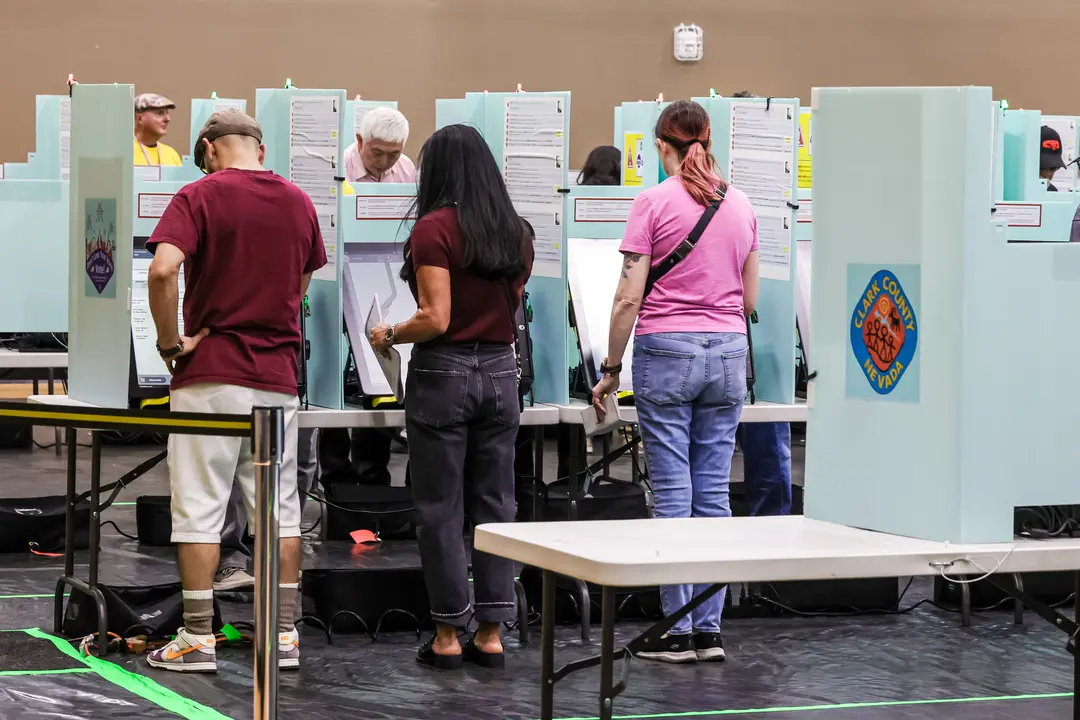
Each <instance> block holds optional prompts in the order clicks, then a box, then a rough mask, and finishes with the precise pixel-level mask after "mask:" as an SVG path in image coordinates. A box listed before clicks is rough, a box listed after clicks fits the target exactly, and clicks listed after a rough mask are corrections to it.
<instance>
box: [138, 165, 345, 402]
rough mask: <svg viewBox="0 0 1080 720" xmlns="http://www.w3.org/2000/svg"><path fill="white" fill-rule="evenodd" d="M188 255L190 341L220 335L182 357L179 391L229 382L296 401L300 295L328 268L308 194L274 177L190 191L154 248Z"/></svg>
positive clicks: (153, 240) (249, 176)
mask: <svg viewBox="0 0 1080 720" xmlns="http://www.w3.org/2000/svg"><path fill="white" fill-rule="evenodd" d="M158 243H168V244H170V245H175V246H176V247H178V248H180V250H181V251H183V253H184V327H183V328H182V329H181V332H183V334H184V335H187V336H191V335H194V334H195V333H197V332H199V331H200V330H202V329H203V328H209V329H210V335H209V336H207V337H206V338H204V339H203V341H202V342H201V343H200V344H199V347H198V348H197V349H196V350H195V352H193V353H192V354H191V355H187V356H185V357H182V358H180V359H179V360H178V361H177V363H176V372H174V373H173V379H172V388H173V389H174V390H175V389H177V388H182V387H184V386H185V385H194V384H196V383H224V384H226V385H240V386H243V387H250V388H255V389H257V390H269V391H271V392H279V393H287V394H294V395H295V394H296V391H297V370H298V368H297V358H298V356H299V352H300V301H301V299H302V298H301V297H300V287H301V279H302V277H303V275H304V274H305V273H310V272H314V271H315V270H317V269H319V268H320V267H322V266H323V265H325V264H326V250H325V249H324V248H323V241H322V235H321V233H320V232H319V219H318V216H317V215H316V214H315V207H314V206H313V205H312V203H311V199H310V198H309V197H308V196H307V194H306V193H305V192H304V191H303V190H301V189H300V188H298V187H296V186H295V185H293V184H292V183H291V182H289V181H287V180H285V179H283V178H281V177H279V176H277V175H274V174H273V173H271V172H266V171H257V170H236V169H228V170H221V171H218V172H215V173H213V174H212V175H208V176H207V177H205V178H202V179H200V180H197V181H196V182H193V183H191V184H189V185H185V186H184V187H183V188H181V189H180V191H179V192H178V193H176V196H175V197H174V198H173V199H172V202H170V203H169V207H168V208H167V209H166V210H165V213H164V215H162V217H161V220H160V222H158V226H157V228H156V229H155V230H154V234H153V235H152V236H151V237H150V240H148V241H147V248H148V249H149V250H150V251H151V252H153V250H154V249H155V248H156V247H157V244H158Z"/></svg>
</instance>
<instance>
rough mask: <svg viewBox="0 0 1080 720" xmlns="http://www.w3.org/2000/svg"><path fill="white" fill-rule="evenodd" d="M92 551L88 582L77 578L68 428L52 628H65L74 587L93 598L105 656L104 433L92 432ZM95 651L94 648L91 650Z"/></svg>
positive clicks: (72, 443)
mask: <svg viewBox="0 0 1080 720" xmlns="http://www.w3.org/2000/svg"><path fill="white" fill-rule="evenodd" d="M90 438H91V440H90V458H91V460H90V462H91V465H90V533H89V534H90V552H89V558H88V562H89V565H90V567H89V572H88V578H87V582H83V581H82V580H79V579H78V578H76V577H75V505H76V503H77V502H78V494H77V493H76V485H75V479H76V463H75V461H76V456H75V453H76V449H77V447H78V445H77V442H76V440H77V437H76V430H75V428H68V429H67V440H66V444H67V449H68V458H67V491H66V507H65V509H64V575H63V577H61V578H60V580H58V581H57V583H56V596H55V597H54V598H53V630H54V631H55V632H56V633H58V634H59V633H62V632H63V631H64V591H65V590H66V589H68V588H69V587H70V588H71V589H73V590H78V591H79V592H81V593H83V594H85V595H89V596H90V597H92V598H94V606H95V608H96V609H97V621H98V623H97V624H98V647H99V648H100V653H101V654H102V655H105V654H108V652H109V643H108V637H109V633H108V618H107V615H106V607H105V596H104V595H103V594H102V593H101V590H99V589H98V586H97V584H98V563H99V558H100V555H101V510H100V507H101V434H100V433H98V432H96V431H95V432H92V433H91V434H90ZM91 652H92V649H91Z"/></svg>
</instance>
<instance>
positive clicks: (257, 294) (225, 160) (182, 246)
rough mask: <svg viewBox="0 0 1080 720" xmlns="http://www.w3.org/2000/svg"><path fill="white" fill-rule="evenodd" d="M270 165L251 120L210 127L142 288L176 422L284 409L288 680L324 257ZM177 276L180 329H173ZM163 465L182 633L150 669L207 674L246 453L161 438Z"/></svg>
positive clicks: (221, 444)
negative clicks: (307, 368)
mask: <svg viewBox="0 0 1080 720" xmlns="http://www.w3.org/2000/svg"><path fill="white" fill-rule="evenodd" d="M265 155H266V146H265V145H263V144H262V129H261V128H260V127H259V124H258V123H257V122H255V120H254V119H252V118H250V117H248V116H247V115H245V114H244V113H242V112H241V111H239V110H235V109H232V110H223V111H219V112H215V113H214V114H213V115H211V116H210V118H209V119H208V120H207V121H206V125H205V126H203V129H202V131H201V132H200V133H199V136H198V139H197V140H196V141H195V148H194V153H193V159H194V161H195V164H196V165H197V166H199V167H201V168H203V169H204V170H205V171H206V172H208V173H209V174H208V176H207V177H205V178H203V179H202V180H200V181H198V182H193V183H189V184H188V185H185V186H184V187H183V188H181V189H180V190H179V191H178V192H177V193H176V196H175V197H174V198H173V200H172V202H171V203H169V207H168V208H167V209H166V210H165V213H164V215H163V216H162V218H161V221H160V222H159V223H158V225H157V228H155V230H154V232H153V234H152V235H151V236H150V240H149V241H148V242H147V248H148V249H149V250H150V251H151V252H152V253H154V259H153V261H152V262H151V263H150V270H149V275H148V281H147V282H148V286H149V293H150V312H151V314H152V316H153V318H154V325H155V326H156V328H157V348H158V352H159V353H160V354H161V358H162V360H164V361H165V363H166V364H168V365H169V367H170V369H171V370H172V384H171V388H170V397H169V402H170V407H171V409H173V410H175V411H177V412H201V413H217V414H243V415H246V414H248V413H250V412H251V410H252V407H254V406H271V407H275V406H277V407H282V408H284V415H285V417H284V426H285V438H284V447H283V460H282V465H281V473H280V479H279V483H280V485H279V495H278V498H279V502H280V511H279V512H280V515H279V518H280V520H279V522H280V537H281V568H280V570H281V572H280V576H279V577H280V607H279V614H278V617H279V634H278V665H279V667H282V668H297V667H299V665H300V647H299V636H298V635H297V632H296V628H295V627H294V625H293V603H294V602H295V600H296V590H297V581H298V579H299V570H300V499H299V493H298V492H297V473H296V448H297V429H298V424H299V422H298V420H299V417H298V411H299V400H298V398H297V381H298V378H297V364H298V363H297V357H298V355H299V353H300V327H299V325H300V303H301V300H302V298H303V297H304V295H305V294H307V288H308V283H309V282H310V281H311V274H312V273H313V272H314V271H316V270H318V269H319V268H320V267H322V266H323V265H325V264H326V251H325V249H324V247H323V241H322V235H321V233H320V232H319V220H318V216H317V215H316V213H315V207H314V205H312V203H311V199H310V198H309V197H308V196H307V194H306V193H304V192H303V191H302V190H301V189H300V188H298V187H296V186H295V185H293V184H292V183H290V182H289V181H287V180H284V179H283V178H281V177H279V176H277V175H275V174H274V173H272V172H270V171H268V170H266V169H264V168H263V165H262V163H263V158H264V157H265ZM181 267H183V268H184V278H185V288H184V290H185V292H184V323H183V324H184V327H183V328H180V327H178V322H177V302H178V298H179V282H178V280H179V275H180V268H181ZM267 278H273V282H268V281H267ZM182 331H186V332H182ZM168 463H169V484H170V487H171V489H172V541H173V542H174V543H176V544H177V560H178V564H179V566H180V581H181V583H182V585H183V596H184V627H182V628H180V629H179V630H178V631H177V634H176V637H175V638H174V639H173V640H172V641H171V642H170V643H169V644H167V645H166V646H164V647H162V648H160V649H158V650H155V651H154V652H152V653H150V654H149V655H148V656H147V662H148V663H149V664H150V665H151V666H153V667H156V668H161V669H165V670H176V671H181V672H215V671H216V670H217V653H216V647H215V645H216V641H215V637H214V634H213V628H212V627H211V623H212V622H213V618H214V589H213V587H214V574H215V571H216V569H217V567H218V556H219V554H220V542H221V530H222V526H223V525H224V522H225V514H226V508H227V506H228V503H229V497H230V493H231V491H232V488H233V486H234V484H239V485H240V487H241V488H242V490H243V493H244V501H245V504H246V506H247V510H248V513H249V515H250V513H251V511H252V510H253V509H254V505H255V469H254V465H253V458H252V447H251V440H249V439H243V438H229V437H216V436H202V435H177V434H174V435H170V436H169V448H168Z"/></svg>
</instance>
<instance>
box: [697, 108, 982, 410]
mask: <svg viewBox="0 0 1080 720" xmlns="http://www.w3.org/2000/svg"><path fill="white" fill-rule="evenodd" d="M694 102H697V103H698V104H700V105H702V106H703V107H704V108H705V109H706V110H708V112H709V119H710V122H711V125H712V137H713V143H712V151H713V154H714V155H715V156H716V161H717V163H718V164H719V167H720V173H721V175H722V176H723V177H724V178H725V179H726V180H727V181H728V182H730V183H731V184H732V185H733V186H734V187H736V188H739V189H740V190H742V191H743V192H744V193H746V195H747V196H749V198H750V202H751V203H752V204H753V206H754V211H755V212H756V213H757V224H758V243H759V245H760V249H759V252H758V258H759V266H760V275H761V284H760V289H759V292H758V302H757V314H758V318H759V322H758V323H757V324H755V325H752V326H751V331H752V333H753V341H754V372H755V374H756V378H755V382H754V393H755V395H756V396H757V397H758V398H760V399H762V400H767V401H770V402H779V403H791V402H794V401H795V290H796V285H795V277H796V272H795V270H796V268H795V265H796V252H795V233H796V227H797V223H796V219H797V218H796V211H795V209H794V205H796V204H797V202H798V192H799V191H798V159H799V158H798V153H799V146H798V142H797V139H798V133H799V100H798V99H797V98H771V99H765V98H748V99H732V98H723V97H709V98H694ZM733 107H735V108H737V109H738V108H741V109H744V110H740V112H745V113H746V117H745V118H743V119H742V120H741V122H744V123H746V124H747V129H746V131H745V132H743V131H741V130H739V129H738V128H737V127H736V128H735V129H734V133H735V136H736V137H735V138H734V143H733V109H732V108H733ZM735 122H736V123H738V122H740V121H738V120H736V121H735ZM759 124H760V125H761V126H762V127H763V128H766V129H763V130H761V131H758V130H756V129H754V128H755V127H757V126H758V125H759ZM781 133H787V134H781ZM733 144H735V145H737V147H736V148H734V149H733V148H732V145H733ZM816 154H817V153H816V151H815V155H816ZM987 157H989V155H988V156H987ZM815 172H816V168H815ZM778 178H779V179H778Z"/></svg>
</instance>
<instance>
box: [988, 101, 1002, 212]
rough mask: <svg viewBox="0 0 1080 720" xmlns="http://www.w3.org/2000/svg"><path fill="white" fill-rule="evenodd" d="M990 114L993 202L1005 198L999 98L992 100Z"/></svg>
mask: <svg viewBox="0 0 1080 720" xmlns="http://www.w3.org/2000/svg"><path fill="white" fill-rule="evenodd" d="M990 114H991V117H992V118H993V126H992V127H991V130H992V132H993V153H994V166H993V186H992V188H991V189H992V193H993V197H992V200H993V202H996V203H997V202H1001V201H1002V200H1004V199H1005V110H1004V109H1003V108H1002V107H1001V101H1000V100H994V101H993V102H992V103H991V104H990Z"/></svg>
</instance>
